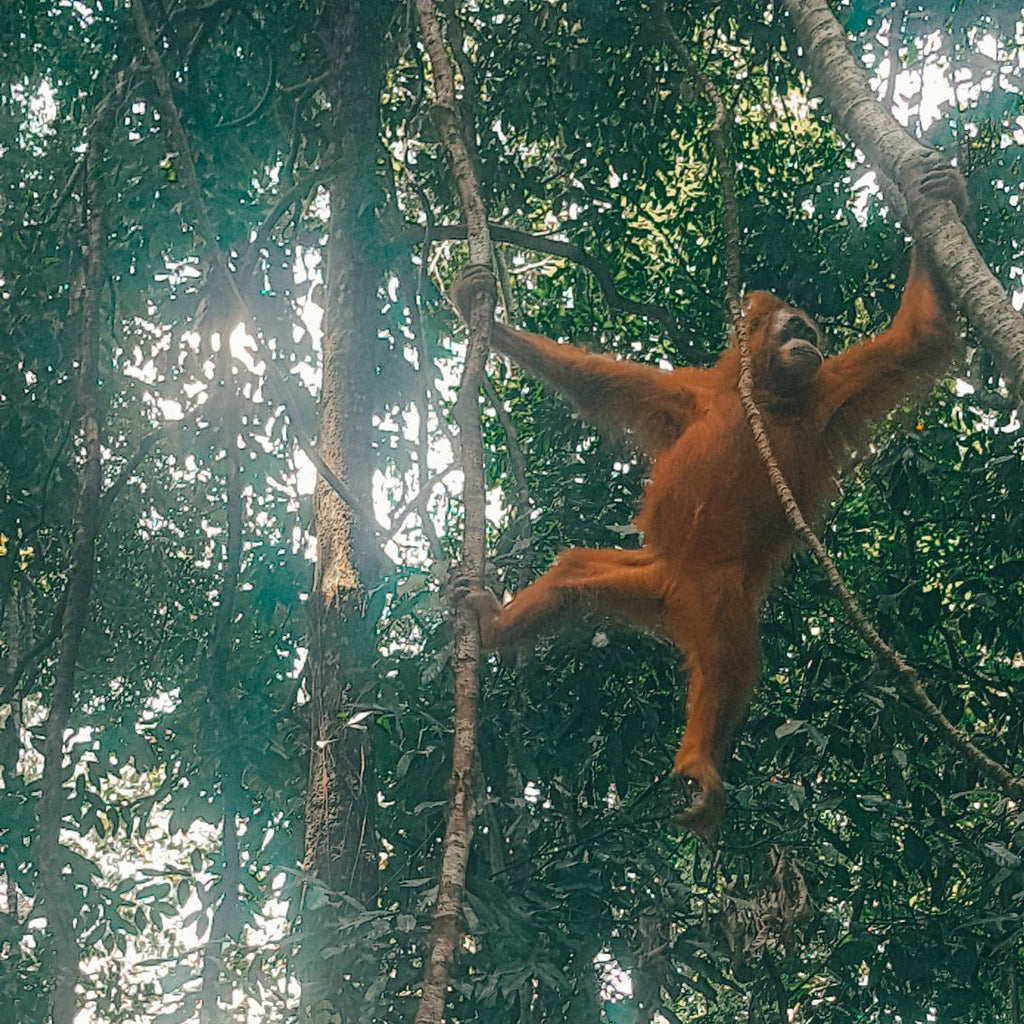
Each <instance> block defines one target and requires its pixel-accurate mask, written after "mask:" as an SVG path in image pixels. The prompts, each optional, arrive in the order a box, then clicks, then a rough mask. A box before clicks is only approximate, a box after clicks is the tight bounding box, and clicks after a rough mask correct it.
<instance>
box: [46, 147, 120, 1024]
mask: <svg viewBox="0 0 1024 1024" xmlns="http://www.w3.org/2000/svg"><path fill="white" fill-rule="evenodd" d="M101 137H102V135H101V130H100V128H99V127H97V128H96V129H95V130H94V135H93V140H92V141H91V142H90V145H89V153H88V166H87V169H86V172H85V174H84V179H85V202H86V212H87V224H88V241H87V245H86V249H85V257H84V258H85V266H84V268H83V270H82V276H81V280H80V282H79V286H78V296H77V302H76V308H75V310H74V311H73V312H74V313H77V317H78V339H77V354H76V362H77V363H78V380H77V385H76V396H75V399H76V412H77V415H78V417H79V423H80V426H81V432H82V445H83V448H84V461H83V463H82V466H81V470H80V476H79V495H78V505H77V508H76V511H75V524H74V529H75V535H74V541H73V543H72V547H71V560H70V568H69V569H68V581H67V601H66V604H65V607H64V614H63V618H62V621H61V628H60V638H59V645H58V650H57V664H56V667H55V668H54V673H53V692H52V693H51V696H50V711H49V715H48V716H47V719H46V728H45V733H44V739H43V775H42V781H41V785H40V789H41V795H40V799H39V807H38V809H37V812H36V831H37V836H36V858H37V862H38V864H39V893H40V896H41V898H42V899H41V902H42V909H43V912H44V914H45V916H46V927H47V931H48V932H49V935H50V940H51V943H52V949H53V955H54V970H53V1002H52V1020H53V1024H72V1021H73V1019H74V1016H75V1001H76V999H75V987H76V985H77V983H78V960H79V952H78V938H77V935H76V931H75V903H74V899H73V896H72V893H71V890H70V888H69V886H68V883H67V880H66V879H65V877H64V868H65V867H66V866H67V857H66V855H65V852H64V848H63V847H62V846H61V843H60V830H61V822H62V820H63V817H64V810H65V806H66V804H67V794H66V793H65V790H64V776H65V772H64V734H65V733H66V732H67V729H68V724H69V721H70V718H71V708H72V705H73V703H74V696H75V671H76V666H77V662H78V653H79V650H80V648H81V645H82V634H83V632H84V630H85V623H86V618H87V616H88V614H89V599H90V595H91V593H92V582H93V576H94V573H95V568H96V554H95V546H96V535H97V532H98V530H99V518H100V491H101V487H102V468H103V467H102V451H101V447H100V409H99V400H98V396H97V386H96V381H97V371H98V366H97V364H98V360H99V303H100V289H101V288H102V284H103V243H104V228H103V217H102V211H101V209H100V203H99V198H98V196H97V181H98V179H97V176H96V170H97V167H98V164H99V159H100V145H99V142H98V141H97V140H98V139H100V138H101Z"/></svg>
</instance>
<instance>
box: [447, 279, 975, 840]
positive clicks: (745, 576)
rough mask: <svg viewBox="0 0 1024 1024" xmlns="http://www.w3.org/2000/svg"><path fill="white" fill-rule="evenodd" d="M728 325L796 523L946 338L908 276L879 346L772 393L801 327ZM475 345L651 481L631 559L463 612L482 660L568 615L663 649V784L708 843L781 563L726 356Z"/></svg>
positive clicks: (753, 315)
mask: <svg viewBox="0 0 1024 1024" xmlns="http://www.w3.org/2000/svg"><path fill="white" fill-rule="evenodd" d="M485 275H486V278H487V279H486V280H485ZM488 281H489V271H486V270H485V269H482V268H477V272H474V269H473V268H469V270H468V271H467V274H466V275H464V277H463V279H462V281H460V283H459V285H458V287H457V291H456V301H457V302H458V303H459V304H460V307H461V308H463V309H466V308H468V305H467V304H468V302H469V301H471V298H472V296H471V295H470V292H471V291H472V290H473V289H474V288H483V287H488V286H489V285H488ZM746 322H747V325H748V334H749V338H750V345H751V353H752V361H753V369H754V383H755V397H756V398H757V399H758V402H759V404H760V405H761V409H762V412H763V413H764V416H765V421H766V425H767V428H768V433H769V437H770V439H771V443H772V446H773V449H774V452H775V456H776V459H777V460H778V463H779V467H780V469H781V470H782V472H783V474H784V475H785V477H786V479H787V480H788V481H789V483H790V485H791V487H792V488H793V492H794V494H795V496H796V498H797V501H798V502H799V503H800V505H801V508H802V509H803V511H804V513H805V515H807V516H810V517H815V516H818V515H820V514H821V512H822V510H823V508H824V506H825V505H826V504H827V502H828V500H829V499H830V498H831V496H832V495H833V490H834V480H835V477H836V475H837V474H838V473H839V472H840V470H841V469H842V468H843V463H844V461H845V458H846V456H847V453H848V452H849V450H850V446H851V445H852V444H855V443H858V442H859V441H862V440H863V435H864V432H865V430H866V427H867V425H868V424H869V423H870V422H871V421H872V420H874V419H877V418H878V417H880V416H884V415H885V414H886V413H888V412H889V411H891V410H892V409H893V408H894V407H895V406H896V405H898V404H899V403H900V402H901V401H902V400H904V399H905V398H908V397H910V396H912V395H914V394H915V393H916V392H919V391H920V390H922V388H923V387H926V386H927V385H929V384H930V383H931V382H933V381H934V380H935V379H936V377H937V376H938V375H939V374H940V373H941V372H942V371H943V369H944V368H945V366H946V365H947V363H948V361H949V359H950V358H951V356H952V354H953V351H954V346H955V338H956V330H955V322H954V319H953V316H952V313H951V311H950V309H949V308H948V306H947V304H946V303H945V302H944V301H943V299H942V298H941V297H940V294H939V292H938V291H937V289H936V287H935V285H934V283H933V281H932V278H931V275H930V274H929V273H928V272H927V269H926V268H925V267H924V266H923V264H922V261H921V260H918V259H915V260H914V261H913V262H912V265H911V271H910V276H909V279H908V281H907V284H906V287H905V288H904V292H903V297H902V301H901V304H900V308H899V311H898V313H897V314H896V317H895V318H894V320H893V322H892V325H891V326H890V327H889V329H888V330H886V331H885V332H884V333H882V334H880V335H878V336H877V337H875V338H871V339H869V340H866V341H863V342H861V343H859V344H857V345H854V346H852V347H851V348H849V349H847V350H846V351H845V352H843V353H841V354H839V355H836V356H833V357H831V358H829V359H825V360H824V362H821V363H820V365H819V362H818V360H819V356H818V355H817V354H816V353H814V352H813V351H812V350H811V349H810V348H809V347H808V346H807V345H805V346H803V347H804V351H803V353H802V354H803V356H804V363H803V364H802V365H801V367H799V368H798V369H797V370H796V371H794V373H795V376H794V377H792V378H780V377H779V376H778V373H779V372H781V371H779V366H780V365H782V369H783V371H784V370H785V365H784V362H785V356H784V349H783V346H784V344H785V342H786V330H785V325H786V324H790V325H792V324H798V325H799V330H800V331H801V332H802V334H801V336H802V337H807V340H808V341H809V337H810V336H813V337H816V338H817V337H818V332H817V328H816V327H815V326H814V325H813V323H812V321H810V320H809V319H808V318H807V317H806V316H805V315H804V314H802V313H800V312H799V311H798V310H794V309H792V308H791V307H788V306H786V305H785V304H784V303H783V302H781V301H780V300H779V299H777V298H776V297H775V296H773V295H771V294H769V293H767V292H755V293H753V294H752V295H751V296H750V297H749V299H748V301H747V306H746ZM812 332H813V333H812ZM810 344H811V345H813V343H810ZM493 345H494V347H495V348H496V349H498V350H499V351H501V352H503V353H504V354H506V355H508V356H509V357H510V358H512V359H513V360H514V361H515V362H517V363H519V364H520V365H521V366H523V367H524V368H526V369H527V370H529V371H530V372H531V373H534V374H536V375H538V376H540V377H543V378H545V379H546V380H548V381H550V382H551V383H553V384H555V385H556V386H558V387H559V388H560V389H561V390H563V391H564V392H565V393H566V394H568V395H569V396H570V397H571V398H572V399H573V400H574V401H575V403H576V405H577V407H578V408H579V410H580V411H581V413H583V414H584V415H587V416H590V417H593V418H595V419H598V420H599V421H601V422H604V423H607V424H610V425H612V426H616V427H619V428H622V429H625V430H627V431H629V432H631V433H632V434H633V436H634V438H635V440H636V442H637V444H638V446H639V447H640V448H641V449H643V450H644V451H645V452H646V453H647V454H648V455H649V456H651V457H652V458H653V459H654V465H653V468H652V470H651V476H650V482H649V484H648V485H647V489H646V491H645V493H644V497H643V504H642V507H641V509H640V513H639V515H638V516H637V518H636V524H637V526H638V527H639V528H640V529H641V530H642V531H643V533H644V537H645V540H644V544H643V547H641V548H640V549H639V550H635V551H621V550H587V549H580V548H570V549H568V550H566V551H563V552H562V554H561V555H560V556H559V558H558V560H557V561H556V562H555V564H554V566H553V567H552V568H551V569H550V570H549V571H548V572H547V573H545V574H544V575H543V576H541V577H540V579H538V580H537V581H536V582H535V583H533V584H532V585H531V586H529V587H527V588H526V589H525V590H522V591H520V592H519V593H518V594H517V595H516V596H515V597H514V598H513V600H512V601H511V603H510V604H508V605H507V606H505V607H504V608H502V607H501V606H500V605H499V603H498V602H497V600H496V599H495V598H494V596H493V595H491V594H490V593H486V592H483V593H475V594H473V595H471V596H470V600H471V602H472V603H473V605H474V607H475V608H476V610H477V612H478V615H479V618H480V626H481V632H482V639H483V642H484V645H485V646H486V647H489V648H495V647H510V646H515V645H517V644H521V643H523V642H524V641H526V640H528V639H529V638H530V637H531V636H533V635H535V634H536V633H538V632H540V631H542V630H544V631H548V632H550V631H553V630H554V629H555V628H556V626H557V624H558V622H559V620H564V619H565V618H566V617H567V616H569V615H575V614H580V613H582V612H584V611H595V612H599V613H605V614H609V615H613V616H615V617H616V618H617V619H620V620H622V621H624V622H627V623H631V624H634V625H636V626H638V627H642V628H646V629H654V630H657V631H659V632H661V633H662V634H663V635H665V636H666V637H668V638H669V639H671V640H672V641H673V642H674V643H675V644H676V645H677V646H678V647H679V648H680V650H681V651H683V652H684V653H685V655H686V661H687V666H688V668H689V675H690V681H689V695H688V703H687V724H686V729H685V732H684V734H683V738H682V742H681V744H680V746H679V750H678V752H677V754H676V757H675V763H674V768H673V770H674V773H675V774H677V775H683V776H687V777H689V778H691V779H693V780H695V781H696V782H697V783H698V785H699V787H700V794H699V795H698V797H697V798H696V800H695V801H694V803H693V804H692V806H691V808H690V810H689V811H688V812H687V814H686V815H685V816H684V820H685V821H686V823H687V824H688V826H689V827H690V828H691V829H693V830H694V831H695V832H698V833H701V834H710V833H712V832H713V831H714V830H715V829H716V828H717V825H718V823H719V820H720V818H721V814H722V811H723V809H724V806H725V791H724V788H723V786H722V779H721V775H720V765H721V763H722V761H723V759H724V757H725V756H726V754H727V752H728V745H729V743H730V741H731V737H732V733H733V730H734V729H735V727H736V725H737V724H738V722H739V720H740V719H741V717H742V716H743V714H744V712H745V709H746V706H747V703H748V700H749V697H750V694H751V691H752V690H753V687H754V684H755V682H756V679H757V674H758V662H759V643H758V629H757V611H758V605H759V603H760V601H761V599H762V598H763V597H764V595H765V594H766V592H767V591H768V589H769V586H770V584H771V582H772V579H773V577H774V576H775V575H776V574H777V573H778V571H779V570H780V568H781V567H782V566H783V565H784V564H785V562H786V560H787V559H788V557H789V555H790V553H791V551H792V549H793V546H794V537H793V533H792V530H791V529H790V526H789V524H788V522H787V520H786V517H785V514H784V512H783V510H782V508H781V506H780V504H779V499H778V497H777V495H776V494H775V491H774V489H773V488H772V486H771V483H770V482H769V480H768V476H767V473H766V471H765V468H764V466H763V465H762V463H761V461H760V459H759V457H758V454H757V452H756V450H755V447H754V442H753V439H752V437H751V434H750V429H749V427H748V425H747V422H746V420H745V418H744V415H743V410H742V407H741V405H740V400H739V395H738V392H737V379H738V375H739V357H738V352H737V350H736V348H735V346H732V347H730V348H729V349H727V350H726V351H725V352H724V353H723V354H722V356H721V358H720V359H719V360H718V362H717V364H716V365H715V366H714V367H712V368H710V369H693V368H688V369H678V370H675V371H672V372H664V371H661V370H658V369H655V368H653V367H649V366H643V365H639V364H636V363H631V362H621V361H616V360H614V359H612V358H610V357H608V356H601V355H592V354H588V353H586V352H584V351H582V350H581V349H578V348H575V347H573V346H571V345H563V344H558V343H556V342H554V341H551V340H550V339H548V338H543V337H541V336H539V335H535V334H528V333H525V332H523V331H516V330H513V329H511V328H509V327H506V326H503V325H500V324H496V325H495V328H494V338H493ZM780 380H785V381H786V385H787V386H786V387H785V388H780V387H779V386H778V382H779V381H780Z"/></svg>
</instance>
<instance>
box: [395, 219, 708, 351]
mask: <svg viewBox="0 0 1024 1024" xmlns="http://www.w3.org/2000/svg"><path fill="white" fill-rule="evenodd" d="M487 227H488V230H489V231H490V235H491V240H492V241H495V242H506V243H508V244H509V245H515V246H518V247H519V248H520V249H528V250H530V251H531V252H545V253H548V254H549V255H551V256H559V257H561V258H562V259H566V260H569V261H570V262H572V263H576V264H578V265H579V266H581V267H583V268H584V269H585V270H589V271H590V273H591V274H593V276H594V280H595V281H596V282H597V286H598V288H600V289H601V294H602V295H603V296H604V301H605V302H606V303H607V304H608V308H609V309H613V310H618V311H619V312H621V313H631V314H633V315H634V316H642V317H646V318H647V319H648V320H654V321H656V322H657V323H659V324H661V326H662V329H663V330H664V331H665V334H666V335H667V336H668V337H669V338H671V339H672V340H673V341H674V342H675V343H676V344H677V345H679V346H686V347H691V348H692V347H693V340H692V337H691V336H690V333H689V332H688V331H686V330H685V329H684V328H683V326H682V324H681V322H680V320H679V318H678V317H677V316H676V314H675V313H674V312H673V311H672V310H671V309H668V308H667V307H665V306H661V305H659V304H658V303H656V302H634V301H633V300H632V299H629V298H627V297H626V296H625V295H623V294H622V293H621V292H620V291H619V290H618V288H616V287H615V281H614V280H613V278H612V273H611V271H610V270H609V269H608V268H607V267H606V266H605V265H604V263H602V262H601V261H600V260H599V259H598V258H597V257H596V256H591V255H590V253H588V252H587V251H586V250H585V249H584V248H583V247H582V246H579V245H576V244H575V243H574V242H561V241H559V240H558V239H555V238H545V237H544V236H543V235H532V234H530V233H529V232H528V231H517V230H516V229H515V228H509V227H504V226H503V225H501V224H488V226H487ZM465 237H466V226H465V225H464V224H439V225H435V226H434V227H432V228H430V230H429V237H428V236H427V234H425V233H424V230H423V229H422V228H420V227H411V228H410V229H409V230H408V231H407V232H405V233H404V234H403V236H402V238H403V240H405V241H408V242H410V243H415V242H416V241H419V240H424V241H430V242H446V241H451V240H455V239H461V238H465Z"/></svg>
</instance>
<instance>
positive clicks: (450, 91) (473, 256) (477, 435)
mask: <svg viewBox="0 0 1024 1024" xmlns="http://www.w3.org/2000/svg"><path fill="white" fill-rule="evenodd" d="M416 10H417V12H418V14H419V20H420V27H421V30H422V32H423V40H424V43H425V45H426V49H427V53H428V56H429V58H430V67H431V71H432V73H433V77H434V93H435V96H434V107H433V111H432V113H433V118H434V124H435V126H436V127H437V131H438V134H439V135H440V137H441V142H442V144H443V145H444V147H445V151H446V152H447V155H448V159H449V162H450V164H451V168H452V173H453V175H454V177H455V185H456V187H457V189H458V193H459V202H460V205H461V206H462V211H463V215H464V216H465V219H466V237H467V239H468V242H469V262H470V263H473V264H478V265H483V266H485V267H489V266H490V263H491V236H490V231H489V230H488V226H487V211H486V207H485V206H484V202H483V196H482V189H481V186H480V179H479V177H478V175H477V170H476V164H475V161H474V160H473V156H472V152H471V150H470V147H469V145H468V144H467V140H466V137H465V136H464V135H463V132H464V131H466V130H467V129H466V127H465V121H464V120H463V119H460V117H459V111H458V104H457V101H456V98H455V77H454V73H453V71H452V64H451V61H450V59H449V57H448V51H447V48H446V46H445V41H444V37H443V35H442V32H441V25H440V22H439V20H438V17H437V9H436V8H435V7H434V4H433V0H416ZM449 16H450V17H454V16H455V15H454V13H452V12H450V14H449ZM493 322H494V302H493V298H491V299H485V298H484V297H483V296H481V297H478V298H477V299H476V301H475V302H474V305H473V309H472V310H471V311H470V314H469V323H468V326H469V345H468V347H467V350H466V365H465V367H464V369H463V373H462V383H461V385H460V387H459V397H458V401H457V402H456V404H455V421H456V423H457V424H458V427H459V447H460V452H459V457H460V461H461V464H462V471H463V477H464V480H465V483H464V486H463V507H464V509H465V526H464V531H463V541H462V566H461V570H460V576H461V579H462V580H463V581H464V582H465V583H466V584H468V585H469V586H470V587H474V588H479V587H481V586H482V585H483V571H484V554H485V551H484V547H485V539H486V523H485V518H484V509H485V501H486V489H485V486H484V475H483V440H482V437H481V431H480V408H479V402H480V388H481V385H482V383H483V377H484V364H485V363H486V361H487V351H488V348H489V346H490V337H491V325H492V324H493ZM479 660H480V630H479V625H478V623H477V619H476V615H475V614H474V613H473V612H472V610H471V609H470V608H469V607H468V606H467V605H466V604H465V602H462V603H461V604H460V606H459V607H458V608H457V609H456V618H455V709H454V714H453V731H454V736H453V738H452V771H451V781H450V796H449V804H448V821H447V824H446V827H445V836H444V844H443V846H442V850H441V868H440V877H439V878H438V885H437V903H436V904H435V906H434V921H433V926H432V927H431V930H430V946H429V949H428V950H427V964H426V969H425V971H424V977H423V993H422V995H421V997H420V1005H419V1008H418V1009H417V1012H416V1024H440V1021H441V1020H442V1019H443V1017H444V1007H445V1002H446V998H447V992H448V982H449V979H450V976H451V969H452V964H453V963H454V962H455V956H456V953H457V951H458V943H459V934H460V931H461V919H462V902H463V897H464V894H465V886H466V868H467V865H468V863H469V851H470V847H471V845H472V842H473V822H474V818H475V815H476V793H475V786H474V772H475V768H476V717H477V696H478V681H477V665H478V662H479Z"/></svg>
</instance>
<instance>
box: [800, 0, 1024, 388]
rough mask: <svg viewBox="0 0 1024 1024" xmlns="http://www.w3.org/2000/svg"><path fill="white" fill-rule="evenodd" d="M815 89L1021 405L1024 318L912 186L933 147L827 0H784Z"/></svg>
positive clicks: (954, 229)
mask: <svg viewBox="0 0 1024 1024" xmlns="http://www.w3.org/2000/svg"><path fill="white" fill-rule="evenodd" d="M785 6H786V9H787V10H788V11H789V16H790V19H791V21H792V22H793V27H794V29H795V30H796V34H797V37H798V39H799V40H800V45H801V46H802V47H803V50H804V54H805V57H806V63H807V69H808V71H809V73H810V76H811V81H812V82H813V84H814V87H815V88H816V89H817V90H818V91H819V92H820V93H821V94H822V95H823V96H824V97H825V102H826V103H827V104H828V107H829V109H830V110H831V112H832V116H833V117H834V118H835V120H836V123H837V124H838V125H839V127H840V128H841V129H842V130H843V131H844V132H845V133H846V134H847V135H848V136H849V138H850V140H851V141H852V142H853V143H854V145H856V146H857V147H858V148H859V149H861V150H862V151H863V152H864V155H865V156H866V157H867V159H868V162H869V163H870V164H871V165H872V166H873V167H875V169H876V170H878V171H881V172H882V173H883V174H884V175H885V176H886V177H887V178H889V179H890V180H891V181H892V182H894V183H895V184H896V187H897V188H898V189H899V191H900V192H901V194H902V198H903V202H904V205H905V206H906V208H907V209H908V210H909V212H910V215H911V219H912V220H913V222H914V228H915V231H914V238H915V241H917V242H918V243H919V244H922V245H924V246H925V247H926V248H927V250H928V252H929V255H930V256H931V257H932V259H933V261H934V264H935V266H936V267H937V268H938V270H939V272H940V274H941V276H942V279H943V281H944V282H945V284H946V286H947V287H948V288H949V290H950V293H951V295H952V298H953V300H954V302H955V303H956V304H957V305H958V306H959V307H960V308H961V309H962V310H963V311H964V313H966V315H967V316H968V317H969V318H970V321H971V323H972V324H974V326H975V327H976V328H977V329H978V331H979V333H980V334H981V335H982V337H983V338H984V340H985V343H986V347H987V348H988V350H989V352H990V353H991V355H992V358H993V359H994V360H995V362H996V365H997V366H998V367H999V371H1000V373H1002V375H1003V377H1004V378H1005V380H1006V383H1007V385H1008V387H1009V388H1010V390H1011V393H1012V394H1013V396H1014V398H1015V399H1016V401H1017V402H1018V403H1021V402H1024V317H1022V316H1021V315H1020V313H1018V312H1017V311H1016V310H1015V309H1014V308H1013V305H1012V304H1011V302H1010V298H1009V296H1008V295H1007V294H1006V291H1005V289H1004V288H1003V287H1002V285H1000V283H999V281H998V280H997V279H996V277H995V275H994V274H993V273H992V272H991V271H990V270H989V269H988V265H987V264H986V263H985V261H984V259H982V257H981V254H980V253H979V252H978V250H977V248H976V247H975V245H974V243H973V242H972V241H971V238H970V235H968V233H967V229H966V228H965V227H964V226H963V225H962V224H960V223H951V222H950V219H949V218H948V217H947V216H946V215H945V214H944V212H943V211H942V210H941V209H936V205H937V204H935V203H929V202H927V201H926V202H924V203H921V202H919V201H918V199H919V197H918V195H917V193H916V191H915V189H914V185H915V184H916V178H917V175H918V174H919V172H920V169H921V166H922V161H923V160H924V159H925V158H926V157H927V156H928V154H929V153H930V150H928V149H927V147H925V146H923V145H922V144H921V143H920V142H918V141H917V140H916V139H913V138H912V137H911V136H910V135H908V134H907V132H906V131H905V130H904V128H903V127H902V126H901V125H900V124H899V122H898V121H897V120H896V119H895V118H894V117H893V116H892V114H891V113H890V112H889V111H888V110H887V109H886V108H885V107H884V106H883V105H882V104H881V103H880V102H879V100H878V99H877V98H876V97H875V94H874V93H873V92H872V90H871V86H870V85H869V83H868V80H867V76H866V75H865V74H864V70H863V68H862V67H861V65H860V64H859V63H858V62H857V61H856V60H855V59H854V57H853V55H852V54H851V53H850V51H849V49H848V48H847V45H846V37H845V35H844V33H843V30H842V28H841V27H840V25H839V23H838V22H837V21H836V19H835V16H834V15H833V14H832V11H831V10H830V8H829V6H828V3H827V2H826V0H785Z"/></svg>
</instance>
